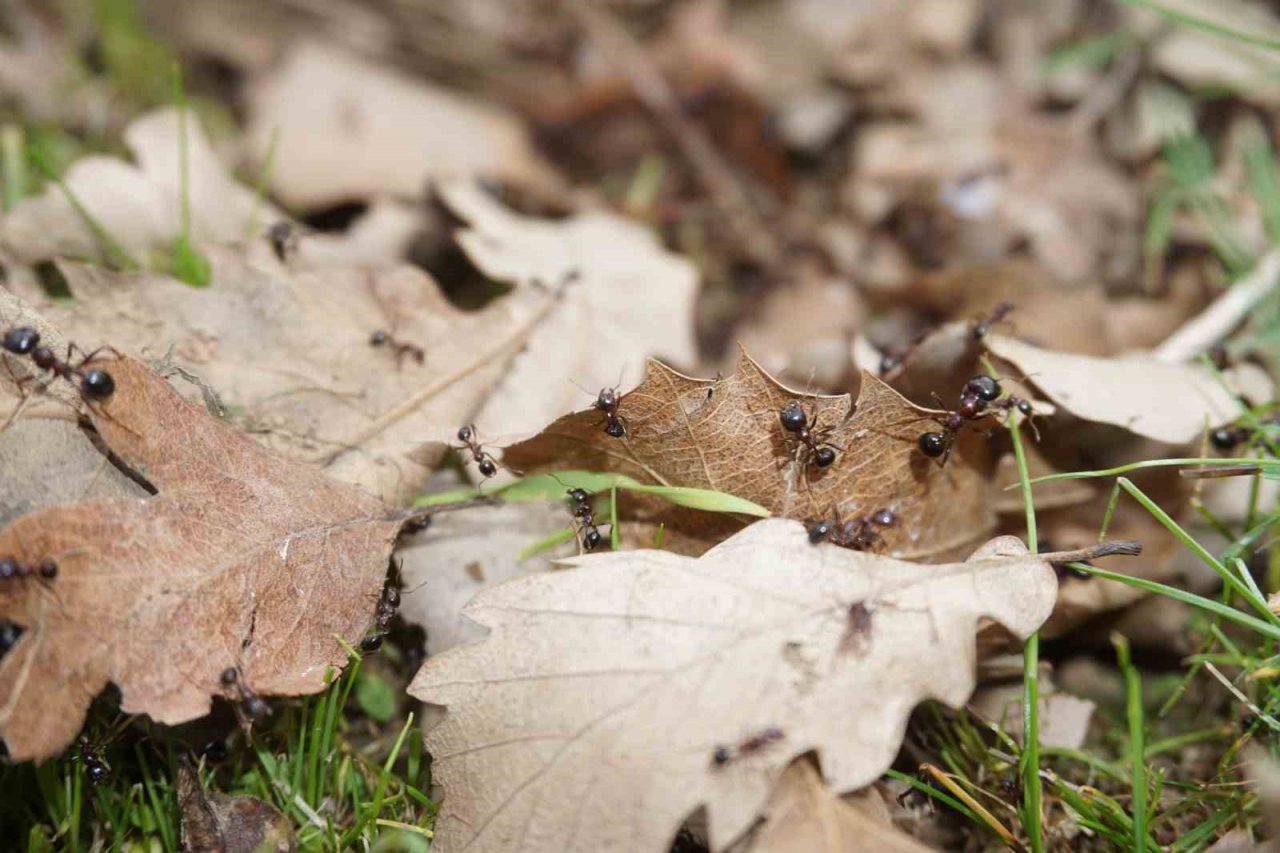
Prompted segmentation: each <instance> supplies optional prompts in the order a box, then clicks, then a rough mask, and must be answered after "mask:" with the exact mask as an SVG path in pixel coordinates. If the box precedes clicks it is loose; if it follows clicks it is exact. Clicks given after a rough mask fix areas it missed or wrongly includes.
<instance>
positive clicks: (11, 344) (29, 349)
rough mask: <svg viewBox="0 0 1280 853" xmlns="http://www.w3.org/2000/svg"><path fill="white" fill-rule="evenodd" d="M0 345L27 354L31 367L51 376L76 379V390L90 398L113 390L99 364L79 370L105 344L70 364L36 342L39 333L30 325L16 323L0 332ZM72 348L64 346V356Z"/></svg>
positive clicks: (110, 382) (50, 349)
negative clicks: (31, 363) (1, 337)
mask: <svg viewBox="0 0 1280 853" xmlns="http://www.w3.org/2000/svg"><path fill="white" fill-rule="evenodd" d="M0 347H3V348H4V349H5V350H7V351H9V352H11V353H13V354H14V355H29V356H31V360H32V362H34V363H35V366H36V367H38V368H40V369H41V370H47V371H49V372H50V373H52V374H53V376H54V377H55V378H62V379H65V380H67V381H68V382H70V383H71V384H72V385H74V384H75V380H77V379H79V380H80V393H81V394H83V395H84V396H85V397H86V398H88V399H90V400H105V399H107V398H108V397H110V396H111V395H112V394H113V393H115V390H116V382H115V380H114V379H112V378H111V374H110V373H107V371H105V370H103V369H102V368H100V367H93V368H90V369H89V370H82V369H81V368H83V367H84V365H85V364H87V363H88V362H90V361H92V360H93V358H94V356H96V355H97V354H98V353H99V352H101V351H102V350H103V349H110V348H109V347H101V348H99V349H96V350H94V351H93V352H91V353H89V354H88V355H86V356H85V357H84V358H82V359H80V361H79V362H78V363H77V364H75V365H72V364H70V363H69V362H67V361H64V360H63V359H60V358H58V356H57V355H55V354H54V352H53V349H52V348H50V347H47V346H44V345H43V344H41V343H40V333H39V332H37V331H36V330H35V329H33V328H32V327H30V326H18V327H16V328H13V329H9V330H8V331H6V332H5V333H4V338H3V339H2V340H0ZM74 348H75V345H74V344H69V345H68V346H67V358H70V357H71V352H72V350H73V349H74Z"/></svg>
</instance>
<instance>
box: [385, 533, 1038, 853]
mask: <svg viewBox="0 0 1280 853" xmlns="http://www.w3.org/2000/svg"><path fill="white" fill-rule="evenodd" d="M570 565H572V566H573V567H574V568H571V569H569V570H566V571H561V572H552V573H547V574H539V575H533V576H531V577H526V578H520V579H518V580H514V581H510V582H508V583H505V584H502V585H500V586H498V587H495V588H492V589H489V590H486V591H484V592H482V593H480V595H478V596H477V597H476V598H475V599H474V600H473V601H472V603H471V604H470V605H469V606H468V608H467V611H466V612H467V615H469V616H470V617H472V618H473V619H475V620H476V621H477V622H479V623H480V624H482V625H484V626H486V627H488V628H489V629H490V631H491V633H490V635H489V637H488V639H487V640H485V641H484V642H482V643H478V644H476V645H473V646H465V647H461V648H455V649H453V650H452V651H449V652H446V653H445V654H443V655H441V656H439V657H436V658H432V659H431V660H429V661H428V662H427V663H426V665H425V666H424V667H423V668H422V670H421V671H420V672H419V673H418V676H417V677H416V678H415V680H414V682H413V684H412V686H411V687H410V693H411V694H412V695H414V696H416V697H418V698H419V699H422V700H423V701H424V702H431V703H436V704H441V705H445V706H447V708H448V713H447V716H446V718H445V720H444V722H442V723H441V724H440V725H438V726H437V727H435V728H433V729H432V730H431V731H430V732H428V734H427V746H428V749H429V750H430V751H431V754H432V756H433V760H434V764H433V771H434V772H435V773H436V774H437V775H436V778H437V779H439V781H440V782H441V784H442V785H443V786H444V788H445V800H444V810H443V811H442V812H441V815H440V818H439V821H438V823H437V825H436V832H437V835H436V843H438V844H439V845H440V849H441V850H442V851H450V850H459V849H463V848H464V847H466V849H469V850H473V851H476V853H483V851H497V850H522V851H529V853H537V851H556V853H571V851H593V853H594V851H597V850H604V849H609V850H614V851H617V853H627V852H628V851H635V853H649V851H660V850H665V849H666V846H667V845H668V844H670V842H671V839H672V837H673V836H674V835H675V834H676V830H677V828H678V827H679V825H680V823H681V821H682V820H683V819H684V818H685V817H686V816H687V815H688V814H690V813H691V812H693V811H694V810H695V809H697V808H698V807H699V806H702V805H704V804H705V805H706V806H707V812H708V826H709V834H710V839H711V847H712V849H713V850H721V849H723V848H724V847H725V846H726V845H727V844H728V843H729V842H730V841H732V840H733V839H734V838H735V837H737V836H738V835H739V834H741V833H742V832H743V831H744V830H745V829H746V828H747V827H748V826H749V825H750V823H751V822H752V820H753V819H754V817H755V815H756V814H757V813H758V812H759V810H760V809H761V808H762V807H763V805H764V803H765V801H766V799H767V797H768V792H769V790H770V789H771V788H772V786H773V783H775V782H776V781H777V780H778V779H779V778H780V776H781V775H782V772H783V770H784V768H785V767H786V766H787V764H788V763H789V762H790V761H791V759H792V758H794V757H795V756H797V755H799V754H801V753H804V752H807V751H810V750H816V751H817V752H818V753H819V755H820V758H821V762H822V766H823V768H824V769H825V774H826V776H827V778H828V779H829V781H830V786H831V788H832V789H833V790H836V791H848V790H853V789H856V788H860V787H862V786H864V785H866V784H868V783H870V782H871V781H873V780H874V779H875V778H876V777H878V776H879V775H880V774H881V773H883V772H884V769H885V768H886V767H888V766H889V764H890V763H891V762H892V760H893V757H894V755H895V754H896V753H897V750H898V745H899V742H900V740H901V738H902V735H903V731H904V728H905V725H906V717H907V715H908V714H909V713H910V710H911V708H912V707H913V706H914V705H915V704H916V703H917V702H919V701H921V700H922V699H925V698H927V697H932V698H936V699H938V700H940V701H943V702H946V703H949V704H951V705H956V704H958V703H961V702H963V701H965V700H966V699H967V698H968V696H969V695H970V693H971V692H972V690H973V687H974V665H975V658H976V650H975V643H974V635H975V633H976V631H977V627H978V622H979V620H980V619H981V618H983V617H991V618H993V619H995V620H996V621H998V622H1000V623H1001V624H1003V625H1005V626H1006V627H1007V628H1008V629H1009V630H1010V631H1012V632H1013V633H1015V634H1017V635H1018V636H1020V637H1025V636H1027V635H1028V634H1029V633H1030V632H1031V631H1033V630H1035V629H1036V628H1037V627H1038V626H1039V625H1040V623H1041V622H1042V621H1043V620H1044V619H1045V618H1046V617H1047V616H1048V614H1049V612H1050V611H1051V610H1052V608H1053V599H1054V593H1055V590H1056V586H1057V584H1056V581H1055V578H1054V575H1053V571H1052V570H1051V569H1050V568H1049V567H1048V566H1047V565H1046V564H1044V563H1042V562H1040V561H1039V560H1038V559H1036V558H1035V557H1034V556H1033V555H1028V554H1027V553H1026V549H1025V548H1024V547H1023V546H1022V544H1021V543H1020V542H1018V541H1017V540H1016V539H1013V538H1012V537H1006V538H1002V539H996V540H992V541H991V542H989V543H987V544H986V545H984V546H983V547H982V548H981V549H979V551H978V552H976V553H975V554H974V555H973V556H972V557H971V558H970V559H969V561H967V562H964V563H954V564H947V565H928V566H924V565H915V564H911V563H903V562H900V561H897V560H892V559H889V558H887V557H881V556H876V555H871V554H865V553H857V552H852V551H846V550H843V549H838V548H831V547H826V546H819V547H814V546H812V545H810V544H809V542H808V538H807V536H806V534H805V531H804V529H803V528H802V527H801V526H800V525H799V524H796V523H795V522H790V521H784V520H780V519H767V520H765V521H761V522H758V523H756V524H754V525H752V526H751V527H749V528H747V529H746V530H745V531H743V532H742V533H739V534H737V535H736V536H734V537H732V538H731V539H728V540H727V541H725V542H723V543H721V544H720V545H718V546H716V547H715V548H713V549H712V550H711V551H709V552H707V553H706V554H705V555H704V556H702V557H701V558H698V559H692V558H688V557H680V556H676V555H674V554H669V553H666V552H663V551H635V552H628V553H621V554H606V555H596V556H588V557H579V558H577V559H575V560H573V561H570ZM859 603H860V604H862V605H863V608H864V609H865V611H866V612H865V613H864V614H863V618H861V619H859V620H858V621H857V622H856V623H853V624H851V620H850V607H851V606H852V605H854V604H859ZM495 709H501V713H495ZM770 726H777V727H779V728H781V730H782V732H783V737H782V738H781V739H780V740H778V741H776V742H774V743H772V744H770V745H768V746H766V747H764V748H762V749H760V750H758V751H755V752H752V753H749V754H745V755H738V756H736V757H735V758H733V759H732V760H731V761H730V762H729V763H728V764H727V765H725V766H723V767H717V766H715V765H714V763H713V762H712V760H711V759H712V753H713V750H714V749H715V747H716V746H717V745H720V744H726V745H729V744H735V743H738V742H739V741H741V740H743V739H744V738H746V737H748V736H750V735H753V734H756V733H758V732H761V731H762V730H764V729H766V728H767V727H770ZM549 792H554V796H551V795H549Z"/></svg>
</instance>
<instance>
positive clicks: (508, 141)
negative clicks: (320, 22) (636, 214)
mask: <svg viewBox="0 0 1280 853" xmlns="http://www.w3.org/2000/svg"><path fill="white" fill-rule="evenodd" d="M247 136H248V140H249V146H250V148H251V149H252V150H253V151H254V153H255V156H256V157H257V159H258V160H259V161H260V162H261V161H264V160H265V159H266V158H267V156H268V152H269V151H270V149H271V147H272V138H273V136H275V137H276V143H275V144H276V153H275V156H274V158H273V166H272V169H271V174H270V181H271V191H272V194H273V195H274V196H276V197H277V198H279V199H280V200H281V201H282V202H283V203H284V204H286V205H288V206H289V207H292V208H317V207H323V206H326V205H334V204H339V203H342V202H349V201H351V200H353V199H369V198H375V197H377V196H381V195H392V196H400V197H410V198H418V197H420V196H421V194H422V192H423V190H424V189H425V188H426V186H427V182H428V180H433V179H438V178H448V177H481V176H483V177H492V178H505V179H508V180H512V181H516V182H522V183H528V184H532V185H547V184H550V183H553V182H554V180H555V178H554V177H553V175H552V173H551V170H550V167H548V166H547V165H546V163H544V162H543V160H542V159H541V158H540V157H539V156H538V155H537V153H536V152H535V151H534V149H533V146H532V144H531V143H530V141H529V139H528V137H527V135H526V133H525V130H524V127H523V125H521V124H520V122H519V121H518V120H517V119H516V118H515V117H514V116H513V115H511V114H508V113H506V112H504V111H503V110H501V109H499V108H498V107H496V106H490V105H488V104H484V103H481V102H479V101H475V100H471V99H468V98H466V97H464V96H463V95H461V94H458V93H454V92H449V91H446V90H443V89H439V88H437V87H435V86H432V85H430V84H428V83H425V82H423V81H421V80H415V79H412V78H409V77H406V76H404V75H402V74H400V73H399V72H396V71H394V70H391V69H389V68H386V67H384V66H380V65H375V64H373V63H370V62H368V61H366V60H364V59H360V58H358V57H356V56H354V55H352V54H350V53H348V52H346V51H345V50H343V49H340V48H337V47H334V46H332V45H328V44H325V43H323V42H318V41H313V40H304V41H301V42H298V43H297V44H295V45H294V46H293V47H292V48H291V49H290V51H289V53H288V55H287V56H286V57H285V60H284V62H283V64H282V66H281V67H280V69H279V70H278V71H276V72H275V73H274V74H273V75H271V76H269V77H268V78H266V79H264V80H261V81H259V82H258V84H257V85H256V87H255V88H254V89H253V91H252V92H251V94H250V106H249V127H248V130H247Z"/></svg>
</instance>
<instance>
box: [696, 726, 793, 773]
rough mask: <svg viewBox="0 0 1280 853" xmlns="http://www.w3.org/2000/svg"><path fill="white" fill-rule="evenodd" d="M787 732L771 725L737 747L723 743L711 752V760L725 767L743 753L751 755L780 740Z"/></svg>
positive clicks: (718, 765)
mask: <svg viewBox="0 0 1280 853" xmlns="http://www.w3.org/2000/svg"><path fill="white" fill-rule="evenodd" d="M784 737H786V734H785V733H784V732H783V731H782V729H780V728H778V727H777V726H769V728H767V729H765V730H764V731H762V732H760V733H759V734H754V735H752V736H751V737H749V738H747V739H746V740H744V741H743V742H742V743H740V744H738V745H737V747H729V746H725V745H723V744H721V745H720V746H717V747H716V748H715V749H714V750H712V752H711V760H712V762H713V763H714V764H715V765H716V766H717V767H723V766H724V765H726V764H728V763H729V762H730V761H731V760H733V759H734V758H736V757H738V756H741V755H750V754H751V753H753V752H759V751H760V750H761V749H763V748H764V747H766V746H768V745H769V744H771V743H774V742H775V741H780V740H782V739H783V738H784Z"/></svg>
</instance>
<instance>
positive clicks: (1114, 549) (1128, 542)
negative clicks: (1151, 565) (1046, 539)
mask: <svg viewBox="0 0 1280 853" xmlns="http://www.w3.org/2000/svg"><path fill="white" fill-rule="evenodd" d="M1141 553H1142V543H1141V542H1137V541H1135V540H1133V539H1118V540H1116V541H1113V542H1099V543H1098V544H1097V545H1092V546H1090V547H1088V548H1078V549H1076V550H1075V551H1050V552H1048V553H1046V554H1036V556H1037V557H1039V558H1040V559H1041V560H1044V561H1045V562H1046V563H1054V564H1058V563H1084V562H1088V561H1089V560H1096V559H1097V558H1098V557H1114V556H1125V557H1136V556H1137V555H1138V554H1141Z"/></svg>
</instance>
